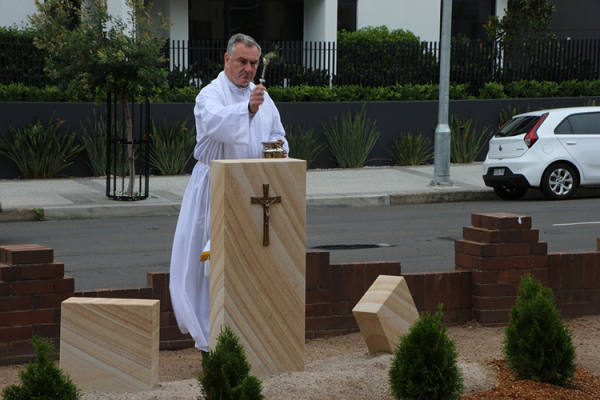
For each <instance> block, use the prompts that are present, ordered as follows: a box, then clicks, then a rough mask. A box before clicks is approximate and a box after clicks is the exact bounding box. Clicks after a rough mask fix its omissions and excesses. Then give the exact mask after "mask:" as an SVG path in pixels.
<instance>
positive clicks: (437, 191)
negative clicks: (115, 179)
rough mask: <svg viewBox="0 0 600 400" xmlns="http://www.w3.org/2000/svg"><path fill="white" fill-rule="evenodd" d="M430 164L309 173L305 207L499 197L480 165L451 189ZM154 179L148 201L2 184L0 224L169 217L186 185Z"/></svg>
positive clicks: (42, 184) (460, 175)
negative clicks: (436, 179) (437, 183)
mask: <svg viewBox="0 0 600 400" xmlns="http://www.w3.org/2000/svg"><path fill="white" fill-rule="evenodd" d="M433 170H434V167H433V165H424V166H412V167H381V168H379V167H367V168H360V169H328V170H309V171H308V172H307V188H306V189H307V196H306V202H307V206H309V207H313V206H348V207H358V206H394V205H401V204H419V203H441V202H452V201H472V200H488V199H497V197H496V195H495V194H494V192H493V190H492V189H491V188H488V187H486V186H485V185H484V183H483V179H482V177H481V176H482V172H483V168H482V165H481V163H474V164H457V165H452V166H451V167H450V180H451V181H452V183H453V185H452V186H451V187H443V188H441V187H433V186H431V185H430V183H431V181H432V180H433ZM189 178H190V177H189V175H184V176H152V177H150V184H149V192H150V194H149V197H148V198H147V199H146V200H141V201H132V202H129V201H115V200H110V199H108V198H107V197H106V195H105V191H106V179H105V178H68V179H51V180H2V181H0V204H2V212H0V221H19V220H33V219H36V218H39V217H41V216H43V219H45V220H57V219H93V218H115V217H140V216H156V215H173V214H177V213H178V212H179V207H180V206H181V199H182V197H183V194H184V192H185V189H186V187H187V183H188V181H189Z"/></svg>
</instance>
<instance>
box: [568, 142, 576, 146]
mask: <svg viewBox="0 0 600 400" xmlns="http://www.w3.org/2000/svg"><path fill="white" fill-rule="evenodd" d="M576 144H577V142H567V146H574V145H576Z"/></svg>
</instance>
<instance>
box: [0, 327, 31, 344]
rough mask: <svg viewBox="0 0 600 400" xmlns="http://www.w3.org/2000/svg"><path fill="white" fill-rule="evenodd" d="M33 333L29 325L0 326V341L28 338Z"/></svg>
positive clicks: (16, 340)
mask: <svg viewBox="0 0 600 400" xmlns="http://www.w3.org/2000/svg"><path fill="white" fill-rule="evenodd" d="M32 333H33V328H32V327H31V326H18V327H9V328H0V342H18V341H23V340H30V339H31V336H32Z"/></svg>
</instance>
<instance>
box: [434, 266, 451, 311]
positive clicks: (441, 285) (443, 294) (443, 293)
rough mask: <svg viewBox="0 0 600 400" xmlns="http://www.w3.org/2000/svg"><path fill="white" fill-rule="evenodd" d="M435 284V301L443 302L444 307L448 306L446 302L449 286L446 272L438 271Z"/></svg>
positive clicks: (447, 300)
mask: <svg viewBox="0 0 600 400" xmlns="http://www.w3.org/2000/svg"><path fill="white" fill-rule="evenodd" d="M436 280H437V283H436V286H437V303H438V304H440V303H441V304H443V305H444V307H448V303H449V301H450V299H449V292H450V288H449V282H450V279H449V276H448V273H443V272H441V273H439V274H437V276H436Z"/></svg>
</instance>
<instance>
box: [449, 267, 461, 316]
mask: <svg viewBox="0 0 600 400" xmlns="http://www.w3.org/2000/svg"><path fill="white" fill-rule="evenodd" d="M448 308H451V309H453V308H460V274H459V273H457V272H454V273H449V274H448Z"/></svg>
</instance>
